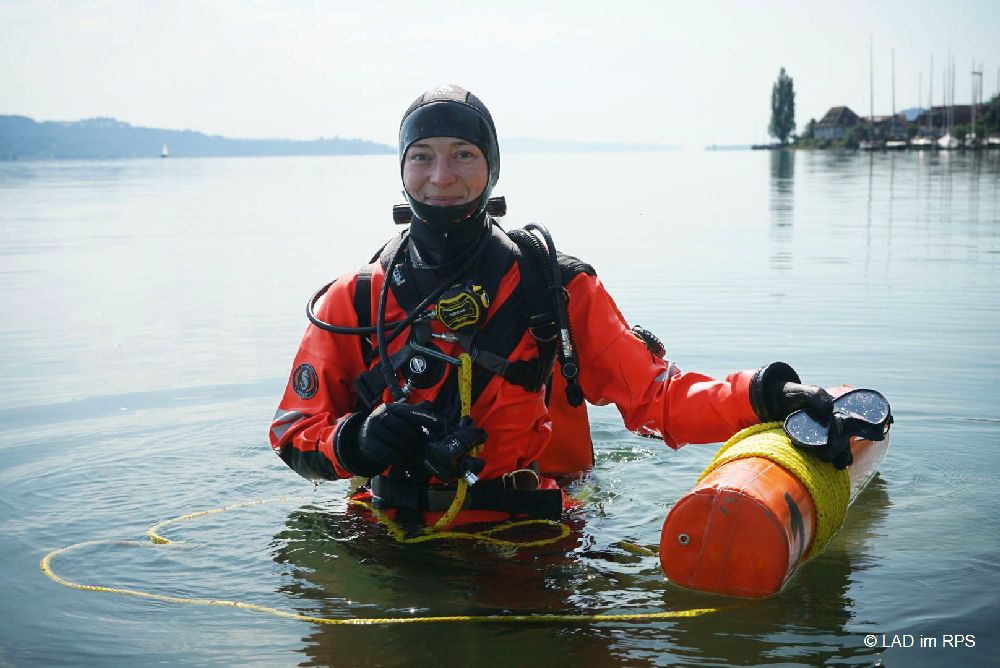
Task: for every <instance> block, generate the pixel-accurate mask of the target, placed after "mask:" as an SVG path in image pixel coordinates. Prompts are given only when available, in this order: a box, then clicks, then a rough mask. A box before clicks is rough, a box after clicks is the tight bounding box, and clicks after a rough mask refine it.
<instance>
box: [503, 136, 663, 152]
mask: <svg viewBox="0 0 1000 668" xmlns="http://www.w3.org/2000/svg"><path fill="white" fill-rule="evenodd" d="M677 148H678V147H677V146H671V145H668V144H625V143H620V142H593V141H572V140H559V139H528V138H524V137H514V138H511V139H503V138H501V139H500V150H501V151H511V152H514V153H601V152H604V153H611V152H621V153H632V152H636V151H640V152H645V151H675V150H677Z"/></svg>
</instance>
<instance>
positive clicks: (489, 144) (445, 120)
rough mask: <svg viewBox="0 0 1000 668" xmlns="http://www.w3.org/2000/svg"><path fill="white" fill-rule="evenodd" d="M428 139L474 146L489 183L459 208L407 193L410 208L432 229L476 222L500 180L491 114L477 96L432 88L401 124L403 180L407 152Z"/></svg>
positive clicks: (455, 88)
mask: <svg viewBox="0 0 1000 668" xmlns="http://www.w3.org/2000/svg"><path fill="white" fill-rule="evenodd" d="M428 137H457V138H459V139H464V140H466V141H467V142H469V143H471V144H475V145H476V146H477V147H479V150H480V151H482V152H483V157H485V158H486V164H487V166H488V167H489V179H488V180H487V183H486V187H485V188H483V192H482V193H480V195H479V196H478V197H477V198H475V199H474V200H472V201H470V202H466V203H465V204H459V205H456V206H431V205H429V204H424V203H422V202H419V201H417V200H416V199H414V198H413V197H412V196H411V195H410V193H408V192H406V191H405V189H404V194H405V195H406V199H407V201H408V202H409V204H410V208H411V209H413V213H415V214H416V216H417V218H420V219H421V220H424V221H426V222H428V223H430V224H431V225H433V226H440V225H451V224H455V223H460V222H463V221H465V220H468V219H470V218H475V217H476V216H478V215H479V214H481V213H482V212H483V211H484V210H485V208H486V202H487V200H489V198H490V195H491V194H492V192H493V186H495V185H496V183H497V180H498V179H499V178H500V147H499V145H498V143H497V131H496V126H495V125H494V124H493V117H492V116H490V112H489V110H488V109H487V108H486V105H484V104H483V103H482V101H481V100H480V99H479V98H477V97H476V96H475V95H473V94H472V93H470V92H469V91H467V90H465V89H464V88H461V87H459V86H454V85H451V84H446V85H443V86H437V87H436V88H432V89H430V90H429V91H427V92H426V93H424V94H423V95H421V96H420V97H418V98H417V99H416V100H414V102H413V104H411V105H410V108H409V109H407V110H406V113H405V114H403V120H402V121H401V122H400V124H399V172H400V177H402V173H403V159H404V157H405V156H406V150H407V149H408V148H409V147H410V145H411V144H413V143H414V142H416V141H419V140H421V139H426V138H428Z"/></svg>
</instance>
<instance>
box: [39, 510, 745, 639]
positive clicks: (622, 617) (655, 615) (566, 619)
mask: <svg viewBox="0 0 1000 668" xmlns="http://www.w3.org/2000/svg"><path fill="white" fill-rule="evenodd" d="M304 498H308V497H293V498H289V497H281V498H276V499H260V500H257V501H248V502H246V503H237V504H233V505H230V506H224V507H222V508H214V509H212V510H203V511H200V512H196V513H188V514H187V515H181V516H180V517H175V518H172V519H169V520H165V521H163V522H160V523H158V524H155V525H153V526H152V527H150V529H149V531H147V535H148V536H149V539H150V542H148V543H147V542H143V541H135V540H91V541H85V542H82V543H76V544H74V545H69V546H66V547H61V548H58V549H55V550H52V551H51V552H49V553H48V554H46V555H45V556H44V557H42V560H41V562H39V568H40V569H41V571H42V572H43V573H44V574H45V575H46V576H47V577H48V578H50V579H51V580H52V581H53V582H55V583H57V584H60V585H62V586H64V587H69V588H71V589H79V590H82V591H93V592H104V593H108V594H121V595H125V596H135V597H138V598H144V599H150V600H154V601H164V602H167V603H181V604H187V605H214V606H222V607H229V608H239V609H241V610H250V611H253V612H263V613H267V614H269V615H274V616H276V617H283V618H285V619H294V620H296V621H300V622H310V623H313V624H331V625H345V626H347V625H351V626H353V625H362V626H367V625H374V624H442V623H457V622H465V623H470V624H488V623H493V622H498V623H502V624H552V623H568V624H579V623H583V622H652V621H657V620H661V619H678V618H686V617H699V616H701V615H708V614H712V613H716V612H722V611H725V610H733V609H735V608H739V607H743V606H745V605H747V603H740V604H737V605H730V606H725V607H716V608H692V609H690V610H670V611H666V612H637V613H623V614H616V615H611V614H548V615H448V616H440V617H351V618H332V617H313V616H311V615H303V614H301V613H298V612H289V611H287V610H281V609H280V608H272V607H270V606H266V605H258V604H256V603H247V602H245V601H231V600H227V599H220V598H200V597H189V596H168V595H166V594H153V593H150V592H146V591H141V590H139V589H128V588H125V587H105V586H101V585H86V584H80V583H79V582H73V581H72V580H67V579H65V578H63V577H61V576H59V575H57V574H56V572H55V571H54V570H53V569H52V561H53V560H54V559H55V558H56V557H57V556H59V555H62V554H66V553H67V552H70V551H72V550H76V549H79V548H81V547H87V546H90V545H129V546H141V547H156V546H158V545H172V544H173V545H176V544H177V543H174V542H173V541H171V540H170V539H168V538H164V537H163V536H161V535H160V534H159V533H158V531H157V530H158V529H159V528H161V527H164V526H167V525H169V524H174V523H176V522H181V521H184V520H189V519H194V518H196V517H202V516H205V515H211V514H214V513H222V512H225V511H227V510H232V509H233V508H241V507H245V506H258V505H261V504H264V503H272V502H275V501H290V500H302V499H304ZM373 512H376V511H373ZM539 522H549V520H527V521H526V522H524V523H522V524H528V523H539ZM552 524H556V523H552ZM510 528H513V527H512V525H511V524H508V525H499V526H497V527H494V528H493V529H490V530H488V531H486V532H481V533H483V534H488V533H497V532H500V531H506V530H507V529H510ZM567 531H568V529H567ZM451 533H453V534H456V535H453V536H447V535H446V534H444V533H439V534H434V535H431V536H428V537H426V538H425V540H432V539H435V538H445V537H453V538H466V537H473V536H475V535H476V534H470V535H467V536H466V535H459V534H458V532H451ZM563 535H566V534H563ZM560 537H562V536H560ZM494 540H496V539H494ZM556 540H558V539H556ZM414 542H419V541H414ZM519 545H520V546H522V547H523V546H527V545H531V543H520V544H519Z"/></svg>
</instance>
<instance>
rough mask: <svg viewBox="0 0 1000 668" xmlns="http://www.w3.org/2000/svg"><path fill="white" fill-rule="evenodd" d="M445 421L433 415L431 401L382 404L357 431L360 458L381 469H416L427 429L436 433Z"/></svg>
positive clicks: (422, 450) (420, 462)
mask: <svg viewBox="0 0 1000 668" xmlns="http://www.w3.org/2000/svg"><path fill="white" fill-rule="evenodd" d="M446 427H447V421H446V420H445V419H444V418H443V417H441V416H440V415H438V414H436V413H435V412H434V410H433V408H432V405H431V402H429V401H423V402H421V403H419V404H406V403H392V404H382V405H381V406H379V407H378V408H376V409H375V410H374V411H372V413H371V415H369V416H368V417H367V418H365V421H364V422H363V423H362V425H361V429H360V431H359V432H358V450H359V452H360V453H361V455H362V456H363V457H364V458H365V459H367V460H369V461H373V462H377V463H378V464H380V465H382V466H383V470H384V469H385V467H389V466H396V467H401V468H407V469H418V468H420V467H421V466H422V462H423V458H424V449H425V445H426V444H427V434H426V433H425V432H424V429H427V430H428V431H429V432H431V433H432V434H437V433H439V432H441V431H443V430H444V429H445V428H446Z"/></svg>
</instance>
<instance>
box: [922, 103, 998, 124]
mask: <svg viewBox="0 0 1000 668" xmlns="http://www.w3.org/2000/svg"><path fill="white" fill-rule="evenodd" d="M949 111H950V112H951V122H952V125H968V124H969V123H971V122H972V105H971V104H956V105H954V106H951V107H932V108H930V109H924V110H923V111H921V112H920V115H919V116H917V120H916V121H915V122H916V124H917V126H918V127H922V128H923V127H934V128H937V129H938V130H940V129H941V127H942V126H943V125H944V124H945V123H947V119H948V112H949ZM989 111H990V105H988V104H977V105H976V118H978V119H979V122H980V123H981V122H983V121H984V120H985V119H986V115H987V114H988V113H989Z"/></svg>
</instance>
